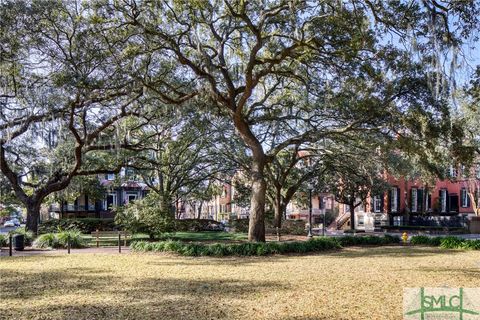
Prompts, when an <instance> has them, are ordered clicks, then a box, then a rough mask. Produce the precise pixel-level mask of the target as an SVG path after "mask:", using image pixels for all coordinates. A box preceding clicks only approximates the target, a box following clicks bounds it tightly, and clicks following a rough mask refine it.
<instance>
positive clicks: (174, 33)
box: [98, 0, 478, 241]
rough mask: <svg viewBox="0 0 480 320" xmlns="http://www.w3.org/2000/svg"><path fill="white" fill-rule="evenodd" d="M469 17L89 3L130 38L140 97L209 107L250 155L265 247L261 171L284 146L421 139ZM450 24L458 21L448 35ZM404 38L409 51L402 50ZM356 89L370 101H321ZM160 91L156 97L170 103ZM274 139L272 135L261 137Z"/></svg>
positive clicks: (470, 12)
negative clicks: (147, 94)
mask: <svg viewBox="0 0 480 320" xmlns="http://www.w3.org/2000/svg"><path fill="white" fill-rule="evenodd" d="M476 11H477V8H476V6H475V4H474V3H468V5H464V6H462V5H457V4H455V2H442V3H439V2H437V1H427V0H425V1H422V2H419V3H416V2H414V3H412V2H402V1H399V2H380V1H377V2H372V1H368V0H358V1H357V0H354V1H344V2H339V1H288V0H283V1H282V0H278V1H263V2H262V3H259V2H253V1H252V2H249V1H241V0H239V1H220V0H218V1H194V2H193V1H155V2H148V3H147V2H141V1H127V2H125V3H122V4H121V5H118V6H115V4H105V3H103V2H100V3H99V6H98V12H99V16H101V18H102V19H107V20H108V19H110V20H108V21H110V22H109V23H113V24H115V23H116V24H117V26H119V27H122V28H125V30H128V31H125V33H127V34H129V35H130V38H129V39H130V44H131V47H132V51H135V52H136V53H137V54H138V55H136V58H135V59H138V60H135V61H143V62H142V63H143V65H144V66H146V67H147V69H148V70H146V71H145V72H144V74H143V75H140V74H138V77H139V78H142V80H143V81H144V84H145V86H146V88H148V89H149V90H151V91H153V92H156V91H157V90H158V89H159V88H160V89H162V88H165V87H171V88H172V90H173V91H174V92H175V93H176V94H177V96H178V97H180V99H171V102H172V103H180V102H181V101H184V99H185V98H186V97H191V96H196V97H202V98H203V97H206V98H210V99H211V102H212V105H214V106H215V107H216V108H217V109H218V111H219V112H220V113H221V114H224V115H225V116H226V117H228V118H229V120H230V123H231V125H232V126H233V127H234V128H235V130H236V132H237V134H238V135H239V137H240V138H241V139H242V140H243V142H244V143H245V144H246V145H247V146H248V148H249V149H250V153H251V154H250V156H251V163H250V167H249V171H250V175H251V177H252V198H251V204H250V225H249V239H250V240H252V241H264V240H265V228H264V210H265V208H264V207H265V201H266V197H265V195H266V188H267V186H266V181H265V167H266V165H267V164H268V163H270V162H271V161H272V159H273V158H274V157H275V156H276V155H277V153H278V152H280V151H281V150H283V149H284V148H286V147H287V146H289V145H292V144H293V145H294V144H298V143H301V142H305V141H307V142H308V141H316V140H318V139H321V138H324V137H331V136H341V135H342V134H344V133H348V132H351V131H355V130H360V131H365V130H383V131H384V132H385V133H386V134H392V135H395V134H397V133H401V134H403V136H404V137H405V138H408V137H409V135H410V134H411V133H413V134H412V136H416V137H415V138H418V136H421V137H424V132H421V131H422V130H423V129H425V130H426V131H428V130H429V128H425V127H424V128H421V130H419V132H415V131H412V130H410V128H411V126H412V125H415V124H416V123H415V122H416V121H415V119H416V118H417V115H416V114H417V113H418V114H419V117H420V118H422V119H423V120H425V119H435V118H436V117H440V118H443V117H444V116H446V115H448V112H447V111H446V109H445V108H444V107H445V105H444V102H445V101H443V100H442V99H443V98H444V97H445V90H444V89H445V88H448V86H447V87H444V86H440V85H439V84H443V83H445V82H447V80H448V79H447V77H445V74H444V73H442V71H443V70H440V67H439V66H440V65H441V63H442V57H440V55H442V54H443V53H444V52H446V49H447V48H451V47H452V45H455V47H456V48H458V45H459V43H460V39H461V37H462V36H466V33H468V32H469V31H470V30H472V28H473V27H475V26H476V23H477V22H478V21H477V18H476V16H475V13H476ZM111 12H114V13H113V14H112V13H111ZM118 13H120V14H118ZM399 17H401V18H399ZM452 17H453V18H454V19H456V20H457V21H458V24H457V25H458V26H459V28H457V29H455V30H451V22H450V19H452ZM112 21H113V22H112ZM455 32H458V34H459V35H460V36H459V37H457V34H455ZM392 37H393V38H396V39H398V42H400V43H401V44H402V45H405V46H408V47H409V48H408V49H411V48H412V47H414V51H415V53H416V55H413V54H412V52H411V51H408V50H404V49H403V46H396V45H392V44H391V41H389V40H390V39H391V38H392ZM412 39H413V40H415V45H412V46H409V43H408V41H411V40H412ZM412 42H413V41H412ZM168 58H170V59H171V61H172V62H171V64H172V65H175V64H179V67H178V69H177V70H176V71H172V74H175V75H178V74H182V75H183V77H184V78H186V79H190V80H191V81H192V83H194V84H195V85H194V86H192V88H193V91H191V92H190V91H182V89H183V88H181V89H180V88H179V87H178V86H175V85H173V84H170V83H169V79H168V77H166V74H165V72H164V71H163V69H162V70H160V72H159V71H158V68H157V67H156V65H157V63H156V61H157V60H159V59H160V60H161V61H163V62H164V60H165V59H168ZM172 70H174V69H172ZM356 80H362V83H364V84H365V86H364V87H363V88H361V89H362V90H363V91H360V92H358V95H361V96H363V99H362V100H363V101H368V100H369V101H370V103H369V104H364V105H362V106H359V105H355V108H351V107H350V105H348V104H340V105H339V104H332V103H330V101H329V98H330V97H331V96H332V95H336V94H339V93H340V91H341V90H343V89H345V85H344V84H345V83H348V82H350V83H353V84H354V83H355V81H356ZM158 91H160V92H159V97H161V98H163V99H167V98H171V97H170V96H169V97H165V94H164V92H165V91H164V90H158ZM337 102H338V101H337ZM358 107H360V108H358ZM353 115H354V116H353ZM404 115H405V117H404ZM410 120H412V121H411V122H410ZM273 130H278V132H279V133H280V134H279V135H276V137H275V139H271V138H266V137H265V136H269V133H271V132H272V131H273ZM417 135H418V136H417Z"/></svg>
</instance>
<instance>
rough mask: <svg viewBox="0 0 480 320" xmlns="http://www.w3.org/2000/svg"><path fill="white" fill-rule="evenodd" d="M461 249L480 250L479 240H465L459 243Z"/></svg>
mask: <svg viewBox="0 0 480 320" xmlns="http://www.w3.org/2000/svg"><path fill="white" fill-rule="evenodd" d="M461 249H465V250H480V240H465V241H464V242H463V243H462V244H461Z"/></svg>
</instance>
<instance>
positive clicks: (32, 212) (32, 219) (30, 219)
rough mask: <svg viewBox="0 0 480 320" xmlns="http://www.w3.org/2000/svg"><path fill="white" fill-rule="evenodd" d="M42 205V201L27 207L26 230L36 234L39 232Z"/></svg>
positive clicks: (29, 204) (31, 203)
mask: <svg viewBox="0 0 480 320" xmlns="http://www.w3.org/2000/svg"><path fill="white" fill-rule="evenodd" d="M40 205H41V201H39V202H30V203H28V204H27V205H26V207H27V224H26V229H27V230H28V231H32V232H33V233H35V234H36V233H37V231H38V220H39V218H40Z"/></svg>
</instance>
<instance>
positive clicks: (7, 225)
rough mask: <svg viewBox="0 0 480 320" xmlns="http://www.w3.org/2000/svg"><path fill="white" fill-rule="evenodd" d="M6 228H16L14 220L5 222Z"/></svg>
mask: <svg viewBox="0 0 480 320" xmlns="http://www.w3.org/2000/svg"><path fill="white" fill-rule="evenodd" d="M3 226H4V227H15V223H14V222H13V221H12V220H8V221H5V223H4V224H3Z"/></svg>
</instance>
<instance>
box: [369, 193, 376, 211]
mask: <svg viewBox="0 0 480 320" xmlns="http://www.w3.org/2000/svg"><path fill="white" fill-rule="evenodd" d="M370 212H375V196H370Z"/></svg>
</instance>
